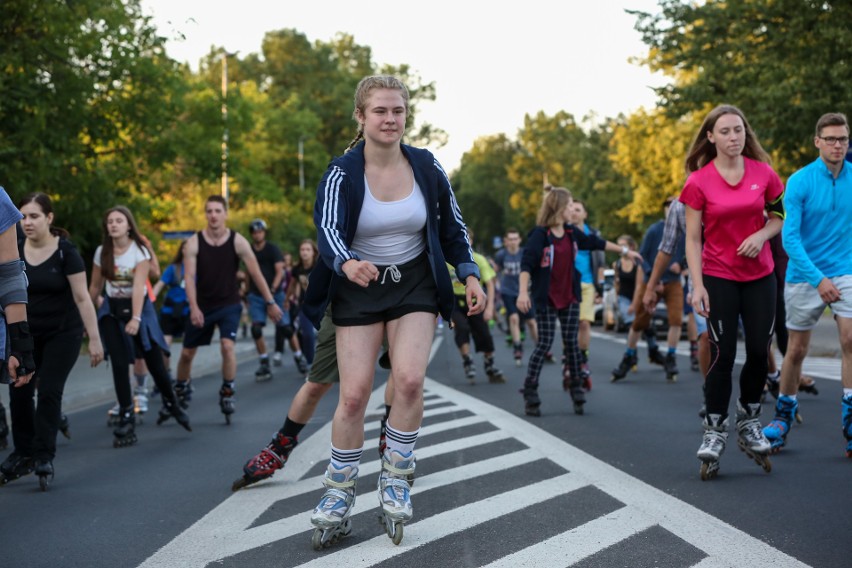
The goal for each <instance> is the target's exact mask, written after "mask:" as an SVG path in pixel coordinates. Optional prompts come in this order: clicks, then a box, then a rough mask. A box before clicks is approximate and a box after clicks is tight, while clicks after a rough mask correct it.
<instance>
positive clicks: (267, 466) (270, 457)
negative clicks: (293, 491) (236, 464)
mask: <svg viewBox="0 0 852 568" xmlns="http://www.w3.org/2000/svg"><path fill="white" fill-rule="evenodd" d="M298 445H299V439H298V438H296V437H290V436H285V435H284V434H282V433H281V432H278V433H277V434H275V437H274V438H272V441H271V442H269V444H267V446H266V447H265V448H263V449H262V450H261V451H260V453H259V454H257V455H256V456H254V457H253V458H251V459H250V460H249V461H247V462H246V465H244V466H243V476H242V477H241V478H239V479H238V480H236V481H235V482H234V483H233V484H232V485H231V491H238V490H240V489H242V488H243V487H248V486H249V485H253V484H255V483H257V482H258V481H263V480H264V479H268V478H270V477H272V476H273V475H275V472H276V471H278V470H279V469H281V468H282V467H284V464H285V463H287V458H288V457H289V456H290V452H292V451H293V448H295V447H296V446H298Z"/></svg>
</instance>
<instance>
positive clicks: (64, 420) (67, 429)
mask: <svg viewBox="0 0 852 568" xmlns="http://www.w3.org/2000/svg"><path fill="white" fill-rule="evenodd" d="M59 431H60V432H62V435H63V436H65V438H66V439H67V440H70V439H71V425H70V423H69V421H68V416H67V415H66V414H62V415H60V417H59Z"/></svg>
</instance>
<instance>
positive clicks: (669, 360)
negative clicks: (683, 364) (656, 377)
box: [663, 353, 677, 383]
mask: <svg viewBox="0 0 852 568" xmlns="http://www.w3.org/2000/svg"><path fill="white" fill-rule="evenodd" d="M663 367H664V368H665V370H666V380H667V381H668V382H670V383H673V382H675V381H677V357H675V354H674V353H667V354H666V360H665V362H664V363H663Z"/></svg>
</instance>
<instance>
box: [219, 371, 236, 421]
mask: <svg viewBox="0 0 852 568" xmlns="http://www.w3.org/2000/svg"><path fill="white" fill-rule="evenodd" d="M234 393H235V391H234V381H225V382H224V383H222V388H220V389H219V408H220V409H221V410H222V414H224V415H225V424H230V423H231V415H232V414H233V413H234V410H235V408H234V402H235V399H234Z"/></svg>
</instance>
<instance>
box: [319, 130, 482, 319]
mask: <svg viewBox="0 0 852 568" xmlns="http://www.w3.org/2000/svg"><path fill="white" fill-rule="evenodd" d="M401 148H402V154H403V155H404V156H405V158H406V159H407V160H408V163H409V164H410V165H411V169H412V170H413V171H414V179H415V180H416V181H417V185H418V186H419V187H420V190H421V191H422V192H423V197H424V200H425V201H426V208H427V211H426V214H427V215H426V235H425V237H426V254H427V256H428V257H429V264H430V265H431V267H432V275H433V277H434V278H435V283H436V285H437V287H438V310H439V311H440V313H441V316H442V317H443V318H444V319H445V320H447V321H451V316H452V310H453V305H454V297H453V284H452V280H451V279H450V272H449V270H447V265H446V263H447V262H449V263H450V264H451V265H453V266H454V267H455V269H456V274H457V275H458V279H459V280H460V281H461V282H464V281H465V279H466V278H467V277H468V276H471V275H473V276H476V277H477V278H479V277H480V275H479V267H477V266H476V262H474V260H473V251H472V250H471V248H470V244H469V242H470V241H469V239H468V234H467V229H466V227H465V224H464V221H463V220H462V216H461V210H460V209H459V205H458V203H457V202H456V196H455V194H454V193H453V188H452V187H451V186H450V179H449V177H447V174H446V172H445V171H444V169H443V168H442V167H441V165H440V164H439V163H438V161H437V160H436V159H435V157H434V156H433V155H432V153H431V152H429V151H428V150H424V149H421V148H414V147H412V146H407V145H405V144H402V145H401ZM365 191H366V188H365V186H364V142H361V143H360V144H358V145H357V146H356V147H355V148H353V149H352V150H350V151H348V152H346V153H345V154H344V155H343V156H340V157H338V158H335V159H334V160H332V162H331V165H330V166H329V168H328V170H327V171H326V172H325V175H324V176H323V178H322V180H321V181H320V184H319V187H318V188H317V200H316V203H315V204H314V223H315V224H316V227H317V244H318V245H319V252H320V257H321V258H322V260H323V262H321V263H317V266H316V267H315V268H314V270H313V271H312V272H311V276H310V280H309V284H308V289H307V291H306V294H305V302H304V304H303V305H302V310H304V312H305V315H307V316H308V318H309V319H310V320H311V322H312V323H313V324H314V326H315V327H317V328H319V324H320V321H321V320H322V316H323V314H324V313H325V308H326V306H327V305H328V303H329V302H330V301H331V300H332V299H333V298H334V295H335V292H336V291H337V286H338V284H339V283H340V280H341V279H342V278H346V275H345V274H344V273H343V269H342V266H343V263H344V262H346V261H347V260H351V259H353V258H354V259H358V256H357V255H356V254H355V252H353V251H352V249H350V248H349V247H350V246H351V245H352V241H353V239H354V238H355V231H356V229H357V228H358V219H359V217H360V215H361V207H362V205H363V203H364V193H365ZM358 260H360V259H358Z"/></svg>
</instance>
